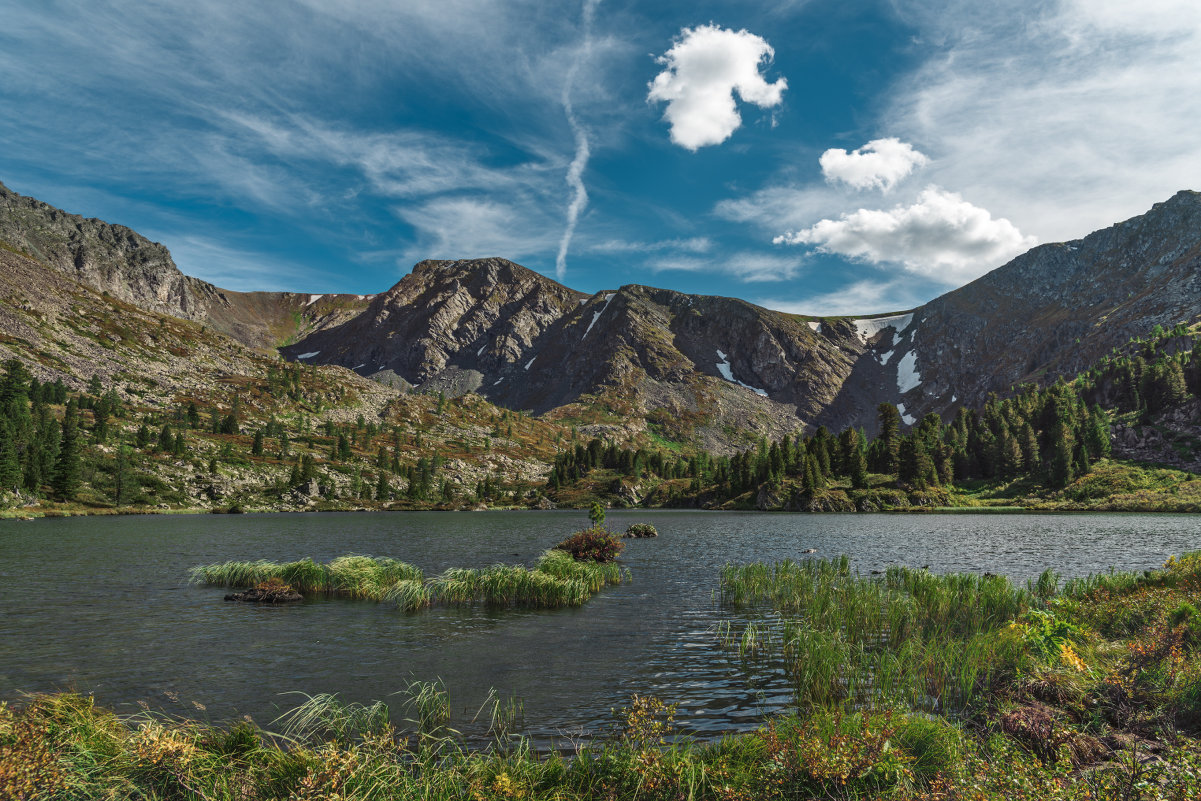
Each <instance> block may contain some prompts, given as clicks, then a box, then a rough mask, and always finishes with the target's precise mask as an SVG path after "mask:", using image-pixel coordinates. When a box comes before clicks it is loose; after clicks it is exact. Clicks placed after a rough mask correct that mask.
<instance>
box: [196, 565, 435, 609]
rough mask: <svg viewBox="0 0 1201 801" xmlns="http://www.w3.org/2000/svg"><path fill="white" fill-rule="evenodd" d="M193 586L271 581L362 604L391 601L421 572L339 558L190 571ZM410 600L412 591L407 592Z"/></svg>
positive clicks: (417, 578)
mask: <svg viewBox="0 0 1201 801" xmlns="http://www.w3.org/2000/svg"><path fill="white" fill-rule="evenodd" d="M190 575H191V580H192V582H193V583H196V584H211V585H216V586H219V587H251V586H254V585H256V584H259V583H261V582H264V581H268V580H270V579H279V580H281V581H283V582H285V583H287V584H290V585H292V587H294V588H295V589H296V591H297V592H299V593H302V594H313V593H322V594H325V595H336V596H340V597H344V598H354V599H357V600H364V601H384V600H390V599H392V598H393V597H394V596H395V595H397V593H398V592H400V591H401V589H402V588H399V587H398V585H400V584H402V583H403V582H417V583H421V581H422V578H423V576H422V573H421V570H420V568H417V567H414V566H413V565H410V564H408V563H407V562H401V561H400V560H398V559H387V558H374V557H371V556H357V555H356V556H340V557H338V558H337V559H335V560H333V561H332V562H330V563H329V564H328V565H321V564H317V563H316V562H314V561H313V560H312V559H307V558H306V559H301V560H299V561H296V562H270V561H267V560H265V559H260V560H259V561H257V562H221V563H217V564H211V565H199V566H198V567H194V568H192V570H191V574H190ZM410 597H411V590H410Z"/></svg>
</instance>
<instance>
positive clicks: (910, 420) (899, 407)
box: [897, 403, 917, 426]
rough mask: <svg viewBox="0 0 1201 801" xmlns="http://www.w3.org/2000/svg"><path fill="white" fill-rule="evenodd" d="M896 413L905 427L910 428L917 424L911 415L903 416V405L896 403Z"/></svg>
mask: <svg viewBox="0 0 1201 801" xmlns="http://www.w3.org/2000/svg"><path fill="white" fill-rule="evenodd" d="M897 411H898V412H900V413H901V421H902V422H904V423H905V425H907V426H911V425H913V424H914V423H916V422H917V419H916V418H915V417H914V416H913V415H911V414H905V404H903V403H898V404H897Z"/></svg>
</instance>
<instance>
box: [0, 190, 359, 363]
mask: <svg viewBox="0 0 1201 801" xmlns="http://www.w3.org/2000/svg"><path fill="white" fill-rule="evenodd" d="M0 243H2V245H0V246H3V247H5V248H7V249H8V250H9V251H10V252H12V253H15V254H17V255H24V256H27V257H29V258H31V259H33V260H34V261H37V262H39V263H41V264H43V265H45V266H48V267H50V268H52V269H54V270H56V271H57V272H59V273H61V274H62V275H64V276H67V277H68V278H70V279H72V280H74V281H77V282H79V283H81V284H84V285H86V286H89V287H92V288H94V289H96V290H99V291H101V292H104V293H107V294H108V295H110V296H112V297H114V298H117V299H119V300H122V301H125V302H126V303H129V304H132V305H133V306H136V307H138V308H140V309H144V310H146V311H151V312H156V313H159V314H168V315H171V316H173V317H179V318H182V319H184V320H192V321H196V322H203V323H205V324H207V325H209V326H211V327H212V328H215V329H216V330H218V331H220V332H222V333H224V334H226V335H228V336H230V337H232V338H233V339H235V340H237V341H238V342H240V343H242V344H244V345H248V346H250V347H254V348H260V349H270V348H274V347H276V346H278V345H280V344H283V343H284V342H287V341H289V340H291V339H295V338H297V337H299V336H303V335H305V334H308V333H310V332H312V331H317V330H320V329H322V328H324V327H326V326H329V325H336V324H338V323H340V322H343V321H345V320H347V319H349V318H350V317H353V316H354V315H356V314H358V313H360V312H361V311H362V310H363V308H365V307H366V305H367V302H368V300H369V298H367V297H365V296H358V295H308V294H300V293H293V292H233V291H230V290H227V289H221V288H220V287H217V286H214V285H213V284H210V283H208V282H207V281H201V280H200V279H198V278H192V277H191V276H187V275H184V274H183V273H182V272H181V271H180V270H179V268H178V267H176V266H175V262H174V261H173V260H172V258H171V253H170V252H169V251H168V250H167V248H166V247H164V246H163V245H161V244H159V243H157V242H151V241H150V240H148V239H147V238H146V237H144V236H142V235H141V234H138V233H137V232H135V231H132V230H130V229H129V228H126V227H125V226H123V225H113V224H111V223H107V222H104V221H102V220H97V219H91V218H85V217H81V216H79V215H77V214H69V213H67V212H65V211H62V210H61V209H57V208H55V207H53V206H50V205H48V204H46V203H43V202H42V201H40V200H36V199H34V198H31V197H26V196H24V195H19V194H17V193H16V192H13V191H12V190H10V189H9V188H8V187H6V186H5V185H4V184H0ZM31 288H32V287H31Z"/></svg>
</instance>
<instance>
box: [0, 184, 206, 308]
mask: <svg viewBox="0 0 1201 801" xmlns="http://www.w3.org/2000/svg"><path fill="white" fill-rule="evenodd" d="M0 240H3V241H5V242H7V243H8V244H9V245H10V246H11V247H14V248H16V249H17V250H19V251H22V252H24V253H25V254H26V255H29V256H31V257H32V258H34V259H37V260H38V261H41V262H42V263H43V264H46V265H48V266H50V267H53V268H55V269H56V270H59V271H60V272H62V273H64V274H66V275H67V276H69V277H71V278H73V279H74V280H76V281H79V282H80V283H82V284H87V285H88V286H91V287H95V288H96V289H99V290H100V291H102V292H108V293H109V294H110V295H112V296H113V297H116V298H119V299H120V300H123V301H125V302H127V303H132V304H133V305H135V306H138V307H140V308H143V309H147V310H149V311H155V312H159V313H160V314H170V315H172V316H174V317H182V318H184V319H185V320H199V319H203V318H204V316H205V312H204V309H203V307H202V306H201V304H200V303H199V302H198V300H197V298H196V296H195V294H194V293H193V290H192V282H191V281H190V280H189V279H188V278H187V276H185V275H184V274H183V273H182V272H180V271H179V268H178V267H176V266H175V262H174V261H172V259H171V254H170V252H168V250H167V249H166V248H165V247H163V246H162V245H160V244H159V243H157V242H151V241H150V240H148V239H146V238H145V237H144V236H142V235H140V234H138V233H136V232H134V231H131V230H130V229H128V228H126V227H125V226H123V225H111V224H109V223H106V222H103V221H101V220H96V219H89V218H84V217H81V216H79V215H77V214H68V213H66V212H64V211H61V210H59V209H56V208H54V207H53V206H50V205H48V204H46V203H43V202H41V201H40V200H35V199H34V198H31V197H25V196H23V195H18V194H17V193H15V192H13V191H11V190H9V189H8V187H6V186H4V185H3V184H0Z"/></svg>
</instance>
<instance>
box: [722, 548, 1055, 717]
mask: <svg viewBox="0 0 1201 801" xmlns="http://www.w3.org/2000/svg"><path fill="white" fill-rule="evenodd" d="M1054 582H1055V578H1054V575H1053V574H1049V575H1046V576H1044V577H1043V578H1040V583H1035V584H1032V585H1031V587H1030V588H1019V587H1015V586H1014V585H1013V584H1012V583H1011V582H1010V581H1009V579H1007V578H1005V577H1003V576H992V575H985V576H975V575H967V574H947V575H935V574H933V573H930V572H928V571H925V570H914V569H911V568H905V567H892V568H889V569H888V570H887V571H886V572H885V574H884V575H883V576H881V577H864V576H860V575H858V574H854V573H852V572H851V570H850V566H849V560H848V559H847V558H846V557H845V556H844V557H841V558H839V559H835V560H821V559H812V560H805V561H802V562H792V561H784V562H778V563H775V564H771V565H767V564H762V563H754V564H747V565H727V566H726V567H725V568H723V570H722V575H721V590H720V597H721V602H722V604H723V605H725V606H726V607H728V608H731V609H735V610H746V611H752V612H753V611H759V612H767V613H768V614H767V615H766V616H764V617H763V618H762V619H760V620H752V621H750V622H748V623H747V624H746V625H745V627H744V628H743V630H742V632H741V633H738V632H735V631H733V630H732V629H731V628H729V627H727V628H726V629H725V631H724V634H723V639H725V640H726V642H727V643H728V644H729V646H730V647H731V648H735V649H737V650H738V652H739V653H740V654H743V655H744V656H750V655H755V654H758V655H760V656H774V657H780V658H782V659H783V660H784V664H785V668H786V670H787V672H788V674H789V676H790V677H791V679H792V683H793V688H794V692H795V694H796V698H797V701H798V703H799V704H800V705H801V706H802V707H806V708H809V707H832V706H838V705H842V704H850V705H852V706H854V705H863V704H888V703H903V704H905V705H907V706H911V707H915V708H921V709H952V710H957V709H963V708H965V707H968V706H970V705H971V704H972V703H974V702H975V701H977V700H979V698H980V697H981V695H982V693H983V692H984V691H986V690H987V688H988V687H990V686H992V685H993V684H994V683H995V682H996V681H998V680H999V679H1001V678H1003V677H1004V676H1008V675H1012V673H1013V672H1014V671H1015V670H1016V669H1017V668H1018V667H1019V666H1020V663H1021V660H1022V659H1023V648H1022V643H1021V642H1020V641H1019V640H1018V639H1017V638H1015V637H1014V636H1009V635H1007V634H1006V633H1005V632H1004V628H1005V627H1006V626H1007V624H1008V623H1009V622H1010V621H1012V620H1013V619H1014V618H1016V617H1018V616H1020V615H1022V614H1024V613H1025V612H1026V611H1027V610H1028V609H1030V608H1031V606H1032V605H1033V604H1036V603H1039V595H1038V594H1036V592H1035V589H1037V590H1039V591H1046V590H1047V589H1048V586H1049V584H1052V583H1054Z"/></svg>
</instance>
